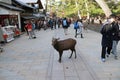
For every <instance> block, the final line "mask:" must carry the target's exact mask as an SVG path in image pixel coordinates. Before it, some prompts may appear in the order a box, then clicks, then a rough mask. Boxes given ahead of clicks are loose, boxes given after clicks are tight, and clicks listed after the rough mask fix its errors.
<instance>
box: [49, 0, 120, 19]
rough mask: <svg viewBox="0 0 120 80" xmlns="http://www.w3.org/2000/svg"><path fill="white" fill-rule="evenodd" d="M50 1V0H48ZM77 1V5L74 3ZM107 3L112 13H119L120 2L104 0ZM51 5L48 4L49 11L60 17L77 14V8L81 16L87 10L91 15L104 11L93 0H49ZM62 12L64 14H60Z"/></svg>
mask: <svg viewBox="0 0 120 80" xmlns="http://www.w3.org/2000/svg"><path fill="white" fill-rule="evenodd" d="M50 1H52V0H50ZM75 1H77V4H78V5H77V6H76V4H75ZM105 1H106V3H107V4H108V6H109V8H110V9H111V11H112V12H113V13H116V14H119V13H120V2H118V3H115V2H114V0H113V1H110V0H105ZM51 3H52V5H48V7H49V8H50V7H51V11H53V12H54V13H57V16H60V17H63V16H64V17H65V16H68V17H74V16H77V15H78V10H79V11H80V14H81V16H87V12H89V13H90V15H92V16H98V15H103V14H104V12H103V10H102V9H101V8H100V6H99V5H98V4H97V3H96V2H95V0H61V1H59V2H55V1H54V2H51ZM86 3H87V5H88V11H87V9H86V5H85V4H86ZM63 12H64V15H63V14H62V13H63Z"/></svg>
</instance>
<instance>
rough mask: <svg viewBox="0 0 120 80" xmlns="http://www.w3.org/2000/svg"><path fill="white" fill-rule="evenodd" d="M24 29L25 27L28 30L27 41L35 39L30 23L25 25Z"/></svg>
mask: <svg viewBox="0 0 120 80" xmlns="http://www.w3.org/2000/svg"><path fill="white" fill-rule="evenodd" d="M25 27H26V28H27V30H28V34H29V39H31V38H36V36H35V34H34V32H33V30H32V24H31V22H30V21H29V22H28V23H27V24H26V26H25Z"/></svg>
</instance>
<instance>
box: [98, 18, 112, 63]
mask: <svg viewBox="0 0 120 80" xmlns="http://www.w3.org/2000/svg"><path fill="white" fill-rule="evenodd" d="M112 22H113V19H112V18H111V19H109V20H108V21H107V22H106V23H104V24H103V26H102V28H101V31H100V32H101V34H102V42H101V44H102V52H101V60H102V61H103V62H105V59H106V53H107V54H110V52H111V49H112V25H111V23H112Z"/></svg>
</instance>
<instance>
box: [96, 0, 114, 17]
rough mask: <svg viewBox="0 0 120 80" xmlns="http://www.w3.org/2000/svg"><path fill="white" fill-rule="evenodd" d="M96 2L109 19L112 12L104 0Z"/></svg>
mask: <svg viewBox="0 0 120 80" xmlns="http://www.w3.org/2000/svg"><path fill="white" fill-rule="evenodd" d="M95 1H96V2H97V3H98V4H99V5H100V7H101V8H102V10H103V11H104V13H105V15H106V17H109V16H110V14H112V12H111V10H110V9H109V7H108V5H107V4H106V3H105V1H104V0H95Z"/></svg>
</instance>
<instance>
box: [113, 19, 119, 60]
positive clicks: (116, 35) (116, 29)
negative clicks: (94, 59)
mask: <svg viewBox="0 0 120 80" xmlns="http://www.w3.org/2000/svg"><path fill="white" fill-rule="evenodd" d="M112 27H113V28H112V36H113V44H112V53H113V54H114V58H115V59H118V58H117V45H118V41H119V40H120V29H119V28H120V18H118V19H117V20H116V21H115V22H114V23H113V24H112Z"/></svg>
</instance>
